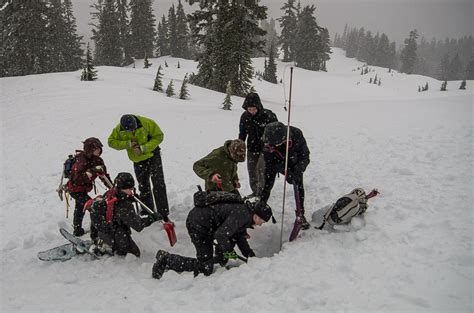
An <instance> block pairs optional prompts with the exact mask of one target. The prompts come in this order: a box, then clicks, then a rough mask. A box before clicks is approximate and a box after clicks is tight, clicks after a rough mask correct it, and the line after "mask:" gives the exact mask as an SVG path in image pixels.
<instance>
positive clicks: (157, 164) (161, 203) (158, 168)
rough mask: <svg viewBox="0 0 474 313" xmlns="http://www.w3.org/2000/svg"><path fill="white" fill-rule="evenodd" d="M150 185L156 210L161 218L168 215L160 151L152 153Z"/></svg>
mask: <svg viewBox="0 0 474 313" xmlns="http://www.w3.org/2000/svg"><path fill="white" fill-rule="evenodd" d="M150 176H151V183H152V184H153V195H154V197H155V201H156V209H157V211H158V213H160V214H161V216H162V217H163V218H165V219H166V217H167V216H168V214H169V207H168V196H167V194H166V183H165V176H164V174H163V163H162V161H161V153H160V149H159V148H157V149H156V150H155V151H154V155H153V157H152V158H151V164H150Z"/></svg>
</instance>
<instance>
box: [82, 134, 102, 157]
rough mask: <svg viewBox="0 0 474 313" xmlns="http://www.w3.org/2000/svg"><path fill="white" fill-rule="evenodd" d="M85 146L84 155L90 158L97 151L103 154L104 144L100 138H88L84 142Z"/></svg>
mask: <svg viewBox="0 0 474 313" xmlns="http://www.w3.org/2000/svg"><path fill="white" fill-rule="evenodd" d="M83 144H84V146H83V150H84V153H85V154H86V155H88V156H89V157H90V156H91V155H92V153H94V150H95V149H100V153H101V154H102V147H103V145H102V142H100V140H99V139H98V138H95V137H90V138H87V139H86V140H84V142H83Z"/></svg>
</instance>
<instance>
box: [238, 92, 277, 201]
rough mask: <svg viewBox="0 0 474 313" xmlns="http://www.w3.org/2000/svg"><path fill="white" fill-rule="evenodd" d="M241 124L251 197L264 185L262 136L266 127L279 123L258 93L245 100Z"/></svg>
mask: <svg viewBox="0 0 474 313" xmlns="http://www.w3.org/2000/svg"><path fill="white" fill-rule="evenodd" d="M242 108H243V109H244V110H245V112H243V113H242V115H241V117H240V123H239V139H241V140H243V141H245V140H247V170H248V173H249V181H250V188H251V189H252V194H251V195H250V197H251V196H254V195H257V194H258V193H259V191H260V190H261V189H262V188H263V184H264V182H263V181H264V176H263V171H264V162H263V155H262V151H263V142H262V136H263V132H264V130H265V126H266V125H267V124H269V123H272V122H276V121H278V119H277V117H276V115H275V113H273V112H272V111H271V110H268V109H264V108H263V105H262V102H261V101H260V97H259V95H258V94H257V93H249V94H248V95H247V96H246V97H245V100H244V104H243V105H242Z"/></svg>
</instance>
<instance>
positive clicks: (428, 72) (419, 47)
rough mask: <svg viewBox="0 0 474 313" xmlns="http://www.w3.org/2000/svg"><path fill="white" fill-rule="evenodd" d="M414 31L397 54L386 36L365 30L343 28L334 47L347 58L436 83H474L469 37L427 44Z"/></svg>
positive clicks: (473, 60) (473, 46)
mask: <svg viewBox="0 0 474 313" xmlns="http://www.w3.org/2000/svg"><path fill="white" fill-rule="evenodd" d="M418 38H419V34H418V32H417V30H416V29H415V30H412V31H410V33H409V35H408V37H407V38H406V39H405V40H404V44H403V45H402V46H401V48H400V49H399V50H398V51H397V49H396V44H395V42H391V43H390V42H389V40H388V37H387V36H386V35H385V34H382V35H380V36H379V34H378V33H377V34H376V35H375V36H372V33H371V32H370V31H365V30H364V28H360V29H356V28H348V26H347V25H346V27H345V28H344V33H343V34H342V35H338V34H337V33H336V35H335V37H334V46H335V47H338V48H342V49H344V50H345V51H346V56H347V57H351V58H356V59H357V60H359V61H362V62H366V63H367V64H368V65H375V66H381V67H387V68H395V69H398V70H399V71H400V72H402V73H407V74H420V75H425V76H430V77H433V78H436V79H439V80H463V79H474V53H473V51H474V41H473V38H472V36H464V37H462V38H460V39H450V38H446V39H445V40H444V41H441V40H440V41H437V40H436V39H435V38H433V39H432V40H431V41H430V42H428V41H426V39H425V38H424V37H422V38H421V40H420V41H419V42H418Z"/></svg>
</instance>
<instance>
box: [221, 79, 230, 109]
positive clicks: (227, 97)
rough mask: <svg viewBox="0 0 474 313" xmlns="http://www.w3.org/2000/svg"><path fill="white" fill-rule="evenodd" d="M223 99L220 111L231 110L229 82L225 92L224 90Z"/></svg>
mask: <svg viewBox="0 0 474 313" xmlns="http://www.w3.org/2000/svg"><path fill="white" fill-rule="evenodd" d="M225 93H226V95H225V99H224V102H222V109H223V110H231V107H232V98H231V96H232V84H231V83H230V81H229V82H228V83H227V87H226V90H225Z"/></svg>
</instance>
